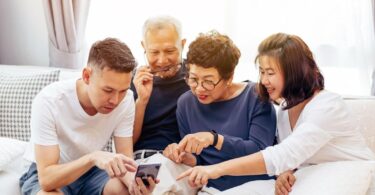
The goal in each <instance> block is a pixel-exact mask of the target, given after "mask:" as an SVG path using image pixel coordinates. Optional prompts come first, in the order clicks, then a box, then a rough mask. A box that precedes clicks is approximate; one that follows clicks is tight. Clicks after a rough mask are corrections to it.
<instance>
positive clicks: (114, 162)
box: [91, 151, 137, 178]
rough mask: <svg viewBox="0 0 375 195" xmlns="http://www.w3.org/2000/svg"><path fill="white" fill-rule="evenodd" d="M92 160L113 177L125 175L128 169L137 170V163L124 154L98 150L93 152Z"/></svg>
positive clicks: (130, 170)
mask: <svg viewBox="0 0 375 195" xmlns="http://www.w3.org/2000/svg"><path fill="white" fill-rule="evenodd" d="M91 160H92V162H93V163H94V164H95V166H97V167H98V168H99V169H103V170H105V171H106V172H107V173H108V175H109V176H110V177H111V178H112V177H123V176H124V175H125V174H126V173H127V172H128V171H129V172H135V171H136V170H137V163H136V162H135V161H134V160H133V159H131V158H129V157H127V156H125V155H123V154H115V153H110V152H104V151H96V152H93V153H91Z"/></svg>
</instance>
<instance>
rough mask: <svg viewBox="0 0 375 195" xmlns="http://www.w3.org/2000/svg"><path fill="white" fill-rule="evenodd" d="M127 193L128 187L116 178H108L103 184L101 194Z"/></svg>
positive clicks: (116, 194) (121, 194)
mask: <svg viewBox="0 0 375 195" xmlns="http://www.w3.org/2000/svg"><path fill="white" fill-rule="evenodd" d="M123 194H129V193H128V188H127V187H126V186H125V185H124V184H123V183H122V182H121V181H120V180H119V179H117V178H113V179H110V180H109V181H108V182H107V184H106V185H105V186H104V190H103V195H123Z"/></svg>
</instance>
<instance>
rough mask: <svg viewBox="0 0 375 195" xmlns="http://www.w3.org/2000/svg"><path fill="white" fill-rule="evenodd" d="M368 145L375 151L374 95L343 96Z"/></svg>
mask: <svg viewBox="0 0 375 195" xmlns="http://www.w3.org/2000/svg"><path fill="white" fill-rule="evenodd" d="M344 99H345V102H346V103H347V104H348V106H349V108H350V109H351V111H352V113H353V115H352V116H353V117H354V118H353V120H358V124H359V125H360V126H359V128H360V130H361V133H362V134H363V137H364V138H365V139H366V142H367V144H368V146H369V147H370V148H371V150H372V151H373V152H374V153H375V97H345V98H344Z"/></svg>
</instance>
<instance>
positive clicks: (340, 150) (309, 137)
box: [262, 91, 375, 175]
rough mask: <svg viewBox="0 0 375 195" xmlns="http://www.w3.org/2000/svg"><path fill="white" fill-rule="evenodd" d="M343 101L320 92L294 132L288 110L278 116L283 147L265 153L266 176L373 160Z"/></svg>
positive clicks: (263, 152) (301, 116) (300, 117)
mask: <svg viewBox="0 0 375 195" xmlns="http://www.w3.org/2000/svg"><path fill="white" fill-rule="evenodd" d="M357 127H358V125H357V122H356V120H353V119H352V116H351V115H350V111H349V110H348V107H347V105H346V104H345V102H344V101H343V99H342V98H341V97H340V96H339V95H337V94H334V93H331V92H328V91H321V92H320V93H319V94H317V95H316V96H315V97H314V98H313V99H311V101H310V102H308V103H307V104H306V106H305V108H304V109H303V110H302V112H301V114H300V116H299V118H298V120H297V123H296V125H295V127H294V130H293V131H292V129H291V127H290V123H289V115H288V111H287V110H284V111H283V110H281V109H280V110H279V112H278V115H277V129H278V139H279V140H278V141H279V143H280V142H281V143H280V144H278V145H275V146H271V147H267V148H266V149H265V150H263V151H262V154H263V157H264V160H265V163H266V168H267V174H269V175H279V174H280V173H283V172H284V171H287V170H292V169H295V168H298V167H300V166H308V165H311V164H319V163H323V162H331V161H340V160H373V159H375V156H374V154H373V153H372V152H371V150H370V148H368V146H367V145H366V142H365V140H364V138H363V137H362V135H361V133H360V131H359V129H358V128H357Z"/></svg>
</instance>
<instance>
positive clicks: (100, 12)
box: [87, 0, 375, 95]
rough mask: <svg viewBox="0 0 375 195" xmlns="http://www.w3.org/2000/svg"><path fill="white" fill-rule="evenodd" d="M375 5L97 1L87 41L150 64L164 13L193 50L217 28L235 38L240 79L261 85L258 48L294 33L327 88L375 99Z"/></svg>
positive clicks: (339, 0) (316, 0) (314, 0)
mask: <svg viewBox="0 0 375 195" xmlns="http://www.w3.org/2000/svg"><path fill="white" fill-rule="evenodd" d="M372 1H373V0H361V1H358V0H330V1H326V0H304V1H300V0H283V1H278V0H251V1H243V0H205V1H200V0H190V1H174V0H161V1H151V0H139V1H133V2H131V3H127V2H122V1H116V0H106V1H100V0H93V1H92V3H91V8H90V13H89V18H88V24H87V32H89V33H87V41H88V42H89V43H92V42H94V41H96V40H97V39H102V38H104V37H107V36H114V37H117V38H120V39H121V40H122V41H124V42H125V43H127V44H128V45H129V46H130V48H131V49H132V51H133V53H134V54H135V56H136V58H137V59H138V61H139V63H140V64H143V63H144V58H143V49H142V47H141V44H140V41H141V39H142V35H141V31H142V30H141V29H142V24H143V22H144V20H145V19H147V18H148V17H150V16H154V15H158V14H164V15H165V14H166V15H172V16H174V17H176V18H178V19H180V21H181V22H182V25H183V35H184V37H186V38H187V45H186V46H188V45H189V43H190V42H191V41H192V40H194V39H195V38H196V36H197V35H198V34H199V33H200V32H207V31H209V30H211V29H216V30H218V31H219V32H221V33H224V34H227V35H229V36H230V37H231V38H232V39H233V41H234V42H235V44H236V45H237V46H238V47H239V48H240V50H241V52H242V57H241V59H240V63H239V65H238V67H237V69H236V72H235V78H234V79H235V80H236V81H242V80H246V79H250V80H253V81H257V79H258V72H257V70H256V66H255V65H254V63H253V60H254V57H255V55H256V51H257V46H258V44H259V43H260V42H261V41H262V40H263V39H264V38H266V37H267V36H269V35H271V34H273V33H276V32H286V33H291V34H296V35H298V36H300V37H301V38H303V39H304V40H305V41H306V42H307V43H308V44H309V46H310V48H311V49H312V50H313V52H314V54H315V57H316V60H317V62H318V64H319V66H320V67H321V68H322V71H323V74H324V75H325V77H326V88H327V89H329V90H331V91H334V92H338V93H340V94H343V95H369V94H370V91H371V90H370V89H371V72H372V67H373V64H375V59H374V56H375V55H374V53H375V39H374V37H375V33H374V27H373V25H374V19H373V16H372V12H373V9H372V5H371V3H372ZM146 5H147V6H146ZM187 50H188V47H186V48H185V53H186V51H187Z"/></svg>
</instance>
